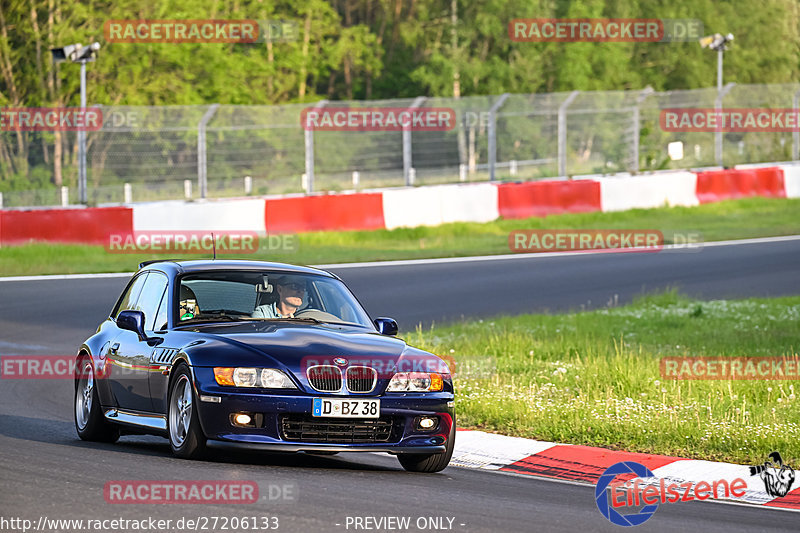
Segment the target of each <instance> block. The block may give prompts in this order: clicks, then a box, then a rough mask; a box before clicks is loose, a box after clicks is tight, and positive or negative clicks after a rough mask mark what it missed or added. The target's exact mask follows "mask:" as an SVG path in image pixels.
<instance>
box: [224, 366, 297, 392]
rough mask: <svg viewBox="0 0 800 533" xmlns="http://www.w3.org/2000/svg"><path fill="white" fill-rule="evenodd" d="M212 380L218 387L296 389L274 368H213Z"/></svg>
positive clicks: (284, 375)
mask: <svg viewBox="0 0 800 533" xmlns="http://www.w3.org/2000/svg"><path fill="white" fill-rule="evenodd" d="M214 379H215V380H216V381H217V383H218V384H220V385H232V386H234V387H263V388H265V389H296V388H297V387H295V385H294V383H292V380H291V379H289V376H287V375H286V374H284V373H283V372H282V371H280V370H277V369H275V368H246V367H240V368H230V367H221V366H216V367H214Z"/></svg>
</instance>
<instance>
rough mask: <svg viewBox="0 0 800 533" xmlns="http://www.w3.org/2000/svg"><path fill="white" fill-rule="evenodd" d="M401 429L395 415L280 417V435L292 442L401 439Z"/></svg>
mask: <svg viewBox="0 0 800 533" xmlns="http://www.w3.org/2000/svg"><path fill="white" fill-rule="evenodd" d="M401 430H402V428H400V427H399V424H398V423H396V422H395V421H394V420H393V418H392V417H381V418H377V419H371V420H330V419H325V420H323V419H319V418H314V417H311V416H308V415H283V416H281V438H282V439H284V440H287V441H291V442H324V443H329V444H349V443H358V442H389V441H390V440H398V439H399V432H400V431H401ZM393 437H394V438H393Z"/></svg>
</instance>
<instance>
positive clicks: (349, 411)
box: [311, 398, 381, 418]
mask: <svg viewBox="0 0 800 533" xmlns="http://www.w3.org/2000/svg"><path fill="white" fill-rule="evenodd" d="M311 414H312V416H325V417H331V418H378V417H379V416H380V414H381V401H380V400H338V399H330V398H314V407H313V409H312V410H311Z"/></svg>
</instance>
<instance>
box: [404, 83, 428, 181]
mask: <svg viewBox="0 0 800 533" xmlns="http://www.w3.org/2000/svg"><path fill="white" fill-rule="evenodd" d="M425 98H426V97H424V96H417V97H416V98H415V99H414V102H413V103H412V104H411V107H409V108H408V109H409V110H410V111H411V112H412V113H413V110H414V109H417V108H418V107H419V106H421V105H422V104H423V103H424V102H425ZM411 164H412V161H411V124H409V125H407V126H403V178H405V180H406V187H408V186H410V185H413V184H414V180H413V178H412V177H411Z"/></svg>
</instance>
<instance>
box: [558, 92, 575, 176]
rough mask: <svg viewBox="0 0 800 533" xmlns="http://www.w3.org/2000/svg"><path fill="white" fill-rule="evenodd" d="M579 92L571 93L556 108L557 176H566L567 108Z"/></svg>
mask: <svg viewBox="0 0 800 533" xmlns="http://www.w3.org/2000/svg"><path fill="white" fill-rule="evenodd" d="M579 94H580V91H572V92H571V93H570V95H569V96H567V99H566V100H564V101H563V102H562V103H561V105H560V106H558V175H559V176H566V175H567V108H568V107H569V105H570V104H571V103H572V101H573V100H575V99H576V98H577V97H578V95H579Z"/></svg>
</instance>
